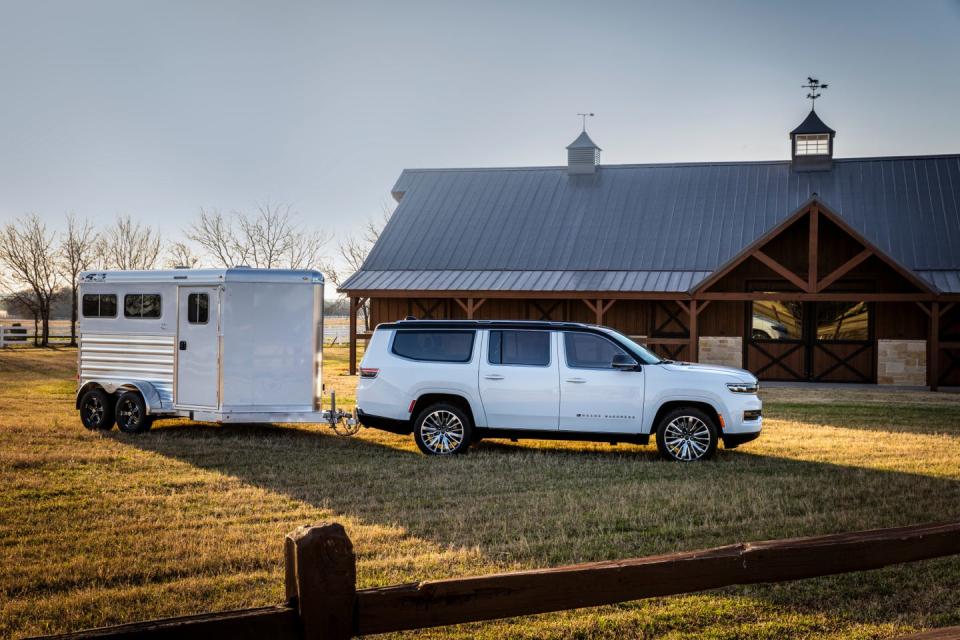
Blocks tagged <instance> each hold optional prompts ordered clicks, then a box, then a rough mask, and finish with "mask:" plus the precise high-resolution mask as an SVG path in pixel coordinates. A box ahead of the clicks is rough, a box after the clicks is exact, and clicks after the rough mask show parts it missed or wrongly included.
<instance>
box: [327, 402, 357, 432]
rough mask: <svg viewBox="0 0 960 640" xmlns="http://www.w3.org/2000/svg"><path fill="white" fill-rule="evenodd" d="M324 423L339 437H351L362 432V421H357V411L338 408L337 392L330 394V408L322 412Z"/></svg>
mask: <svg viewBox="0 0 960 640" xmlns="http://www.w3.org/2000/svg"><path fill="white" fill-rule="evenodd" d="M321 415H322V416H323V421H324V422H326V423H327V425H329V426H330V428H331V429H333V432H334V433H336V434H337V435H338V436H344V437H350V436H353V435H356V434H357V432H358V431H360V421H359V420H357V416H356V410H354V411H344V410H343V409H338V408H337V392H336V391H331V392H330V408H329V409H324V410H323V411H322V412H321Z"/></svg>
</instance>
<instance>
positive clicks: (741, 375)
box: [658, 362, 757, 382]
mask: <svg viewBox="0 0 960 640" xmlns="http://www.w3.org/2000/svg"><path fill="white" fill-rule="evenodd" d="M658 366H661V367H663V368H664V369H666V370H667V371H676V372H677V373H688V372H693V373H700V374H708V375H709V374H713V375H717V376H723V377H724V378H727V379H728V380H731V381H737V382H755V381H756V379H757V378H756V377H755V376H754V375H753V374H752V373H750V372H749V371H747V370H745V369H736V368H734V367H724V366H723V365H719V364H698V363H695V362H671V363H668V364H661V365H658Z"/></svg>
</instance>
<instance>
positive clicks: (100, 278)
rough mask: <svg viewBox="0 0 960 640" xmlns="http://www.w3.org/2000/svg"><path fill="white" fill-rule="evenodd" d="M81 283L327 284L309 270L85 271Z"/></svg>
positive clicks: (317, 272)
mask: <svg viewBox="0 0 960 640" xmlns="http://www.w3.org/2000/svg"><path fill="white" fill-rule="evenodd" d="M80 281H81V282H118V283H137V282H144V283H147V282H149V283H156V282H175V283H183V282H189V283H190V284H220V283H223V282H274V283H281V282H283V283H294V282H306V283H309V284H323V281H324V280H323V274H322V273H320V272H319V271H312V270H309V269H253V268H250V267H231V268H229V269H153V270H149V271H84V272H83V273H81V274H80Z"/></svg>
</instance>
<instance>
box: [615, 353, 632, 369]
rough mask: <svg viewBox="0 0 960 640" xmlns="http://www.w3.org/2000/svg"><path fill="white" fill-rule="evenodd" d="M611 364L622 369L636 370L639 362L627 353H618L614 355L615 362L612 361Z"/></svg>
mask: <svg viewBox="0 0 960 640" xmlns="http://www.w3.org/2000/svg"><path fill="white" fill-rule="evenodd" d="M610 366H611V367H613V368H614V369H619V370H620V371H636V369H637V366H638V364H637V361H636V360H634V359H633V358H631V357H630V356H628V355H627V354H625V353H618V354H615V355H614V356H613V362H611V363H610Z"/></svg>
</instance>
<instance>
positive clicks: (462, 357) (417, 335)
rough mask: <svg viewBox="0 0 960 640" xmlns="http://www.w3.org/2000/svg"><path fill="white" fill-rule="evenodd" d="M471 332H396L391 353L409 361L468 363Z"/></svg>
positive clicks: (472, 333)
mask: <svg viewBox="0 0 960 640" xmlns="http://www.w3.org/2000/svg"><path fill="white" fill-rule="evenodd" d="M473 335H474V332H473V331H428V330H417V331H397V335H396V336H395V337H394V338H393V352H394V353H395V354H397V355H398V356H401V357H403V358H410V359H411V360H425V361H428V362H470V358H471V356H472V355H473Z"/></svg>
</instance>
